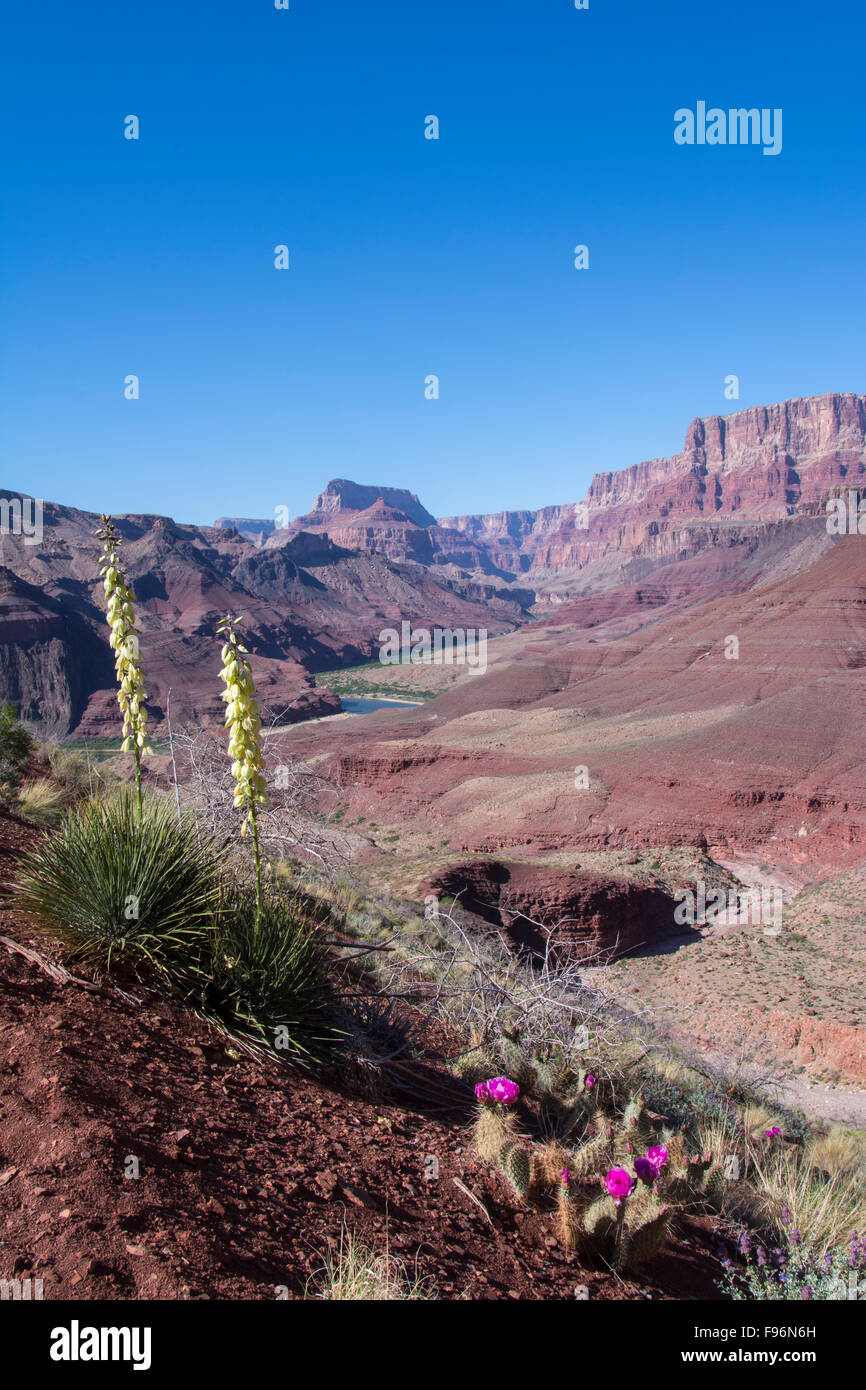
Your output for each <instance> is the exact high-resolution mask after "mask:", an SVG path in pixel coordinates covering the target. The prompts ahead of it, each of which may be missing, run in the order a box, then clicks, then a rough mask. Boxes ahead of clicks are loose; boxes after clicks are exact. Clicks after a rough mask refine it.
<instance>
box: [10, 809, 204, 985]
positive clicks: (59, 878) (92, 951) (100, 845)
mask: <svg viewBox="0 0 866 1390" xmlns="http://www.w3.org/2000/svg"><path fill="white" fill-rule="evenodd" d="M217 864H218V861H217V853H216V849H215V847H214V846H213V844H211V843H209V842H208V841H206V840H203V839H202V838H201V836H200V835H199V834H198V833H197V831H196V827H195V824H194V822H193V820H192V818H191V817H189V816H186V815H182V816H181V817H180V819H178V815H177V811H176V810H175V808H174V806H173V805H172V804H171V803H170V802H168V801H167V800H166V801H163V800H153V801H149V802H147V803H146V804H145V805H144V806H143V807H142V808H141V812H140V814H139V807H138V803H137V797H135V798H134V797H133V796H132V795H131V794H130V792H129V791H128V790H123V791H121V792H120V793H119V794H118V796H117V797H116V798H114V799H112V800H110V801H105V802H85V803H83V804H82V805H80V806H78V807H77V808H75V809H74V810H72V811H71V812H70V813H69V815H68V816H67V817H66V820H65V821H64V822H63V824H62V826H61V827H60V828H59V830H57V831H55V832H54V834H52V835H50V836H47V837H46V838H45V839H43V840H41V841H40V843H39V844H38V845H36V846H35V847H34V848H33V849H32V850H31V851H30V852H29V853H28V854H27V855H26V857H25V858H24V860H23V861H22V863H21V866H20V869H19V874H18V883H17V890H18V904H19V906H20V907H21V908H22V910H23V911H24V912H26V913H27V914H28V916H29V917H30V919H31V920H32V921H33V922H34V923H35V924H36V926H37V927H39V928H42V929H43V930H45V931H48V932H49V933H50V934H51V935H52V936H53V937H55V938H57V939H59V940H60V941H61V942H62V943H63V944H64V945H65V946H66V948H67V950H68V951H69V953H70V954H71V955H72V956H73V957H79V958H83V959H86V960H88V961H90V962H91V963H92V964H94V965H96V966H98V967H100V968H102V969H105V970H109V969H111V968H112V967H115V966H121V965H122V966H123V967H124V968H126V969H129V970H131V971H132V972H134V973H136V974H147V975H150V974H154V973H156V974H158V975H162V976H165V977H168V978H169V979H170V981H171V982H172V984H174V985H176V986H180V987H181V988H189V987H190V984H191V981H192V980H194V979H195V977H196V976H197V974H198V972H199V971H200V969H201V961H202V957H203V956H204V957H205V958H206V955H207V944H208V940H209V933H210V930H211V917H212V914H213V911H214V907H215V904H216V900H217V890H218V878H217V872H218V869H217Z"/></svg>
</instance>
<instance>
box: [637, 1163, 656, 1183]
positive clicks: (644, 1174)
mask: <svg viewBox="0 0 866 1390" xmlns="http://www.w3.org/2000/svg"><path fill="white" fill-rule="evenodd" d="M634 1171H635V1172H636V1173H637V1175H638V1177H639V1178H640V1180H641V1182H645V1183H646V1184H647V1186H648V1187H651V1186H652V1184H653V1183H654V1182H655V1180H656V1178H657V1177H658V1175H659V1169H658V1168H657V1167H656V1165H655V1164H654V1163H653V1161H652V1159H651V1158H636V1159H635V1161H634Z"/></svg>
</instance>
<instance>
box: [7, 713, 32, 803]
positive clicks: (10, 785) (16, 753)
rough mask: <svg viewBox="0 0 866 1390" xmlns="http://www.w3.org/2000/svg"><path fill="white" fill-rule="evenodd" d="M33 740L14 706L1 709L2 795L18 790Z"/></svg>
mask: <svg viewBox="0 0 866 1390" xmlns="http://www.w3.org/2000/svg"><path fill="white" fill-rule="evenodd" d="M32 746H33V744H32V740H31V738H30V735H29V734H28V732H27V730H26V729H23V728H22V727H21V725H20V724H19V723H18V717H17V715H16V713H15V708H14V706H13V705H3V707H2V708H0V794H5V795H7V796H8V795H9V794H10V792H14V791H16V790H17V788H18V785H19V783H20V781H21V771H22V768H23V767H24V764H25V763H26V762H27V759H28V758H29V756H30V750H31V748H32Z"/></svg>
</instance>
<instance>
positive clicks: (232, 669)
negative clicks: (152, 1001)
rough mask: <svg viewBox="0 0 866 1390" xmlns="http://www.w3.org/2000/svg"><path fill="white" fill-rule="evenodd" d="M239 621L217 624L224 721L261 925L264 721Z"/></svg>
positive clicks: (236, 800) (224, 621)
mask: <svg viewBox="0 0 866 1390" xmlns="http://www.w3.org/2000/svg"><path fill="white" fill-rule="evenodd" d="M240 622H241V619H240V618H233V617H232V616H231V614H230V613H229V614H227V615H226V617H225V618H223V620H222V622H221V623H220V624H219V625H218V627H217V632H219V633H221V635H222V636H223V637H224V638H225V642H224V644H223V649H222V659H223V666H222V670H221V671H220V678H221V680H222V681H223V682H224V684H225V690H224V692H223V696H222V698H223V700H224V701H225V705H226V718H225V722H226V726H227V728H228V730H229V734H230V738H229V754H230V756H231V758H232V760H233V761H232V776H233V777H234V779H235V794H234V804H235V806H236V807H237V808H238V809H242V808H243V809H245V810H246V815H245V817H244V819H243V822H242V824H241V834H242V835H246V833H247V830H249V831H250V834H251V835H252V841H253V857H254V860H255V874H256V918H255V920H256V925H257V926H258V925H259V924H260V922H261V918H262V864H261V855H260V852H259V827H258V818H257V810H258V807H259V806H263V805H264V804H265V803H266V801H267V799H268V798H267V795H266V786H267V784H266V782H265V776H264V758H263V756H262V736H261V734H262V721H261V719H260V718H259V707H258V703H257V701H256V698H255V695H256V687H255V682H254V680H253V673H252V668H251V667H250V663H249V661H248V660H247V656H248V655H249V653H248V651H247V648H246V647H245V646H244V645H243V643H242V642H241V640H240V638H239V637H238V635H237V630H236V629H237V626H238V624H239V623H240Z"/></svg>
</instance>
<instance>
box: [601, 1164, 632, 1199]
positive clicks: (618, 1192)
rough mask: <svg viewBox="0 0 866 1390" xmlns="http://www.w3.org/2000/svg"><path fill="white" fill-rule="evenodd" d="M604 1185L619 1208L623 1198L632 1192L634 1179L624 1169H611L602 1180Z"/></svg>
mask: <svg viewBox="0 0 866 1390" xmlns="http://www.w3.org/2000/svg"><path fill="white" fill-rule="evenodd" d="M604 1185H605V1187H606V1188H607V1190H608V1192H609V1193H610V1195H611V1197H612V1198H613V1200H614V1201H615V1202H616V1204H617V1206H619V1204H620V1202H621V1201H622V1199H623V1197H628V1196H629V1194H630V1193H631V1192H633V1191H634V1189H635V1179H634V1178H633V1177H632V1176H631V1173H627V1172H626V1171H625V1169H624V1168H611V1170H610V1172H609V1173H608V1175H607V1177H606V1178H605V1180H604Z"/></svg>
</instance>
